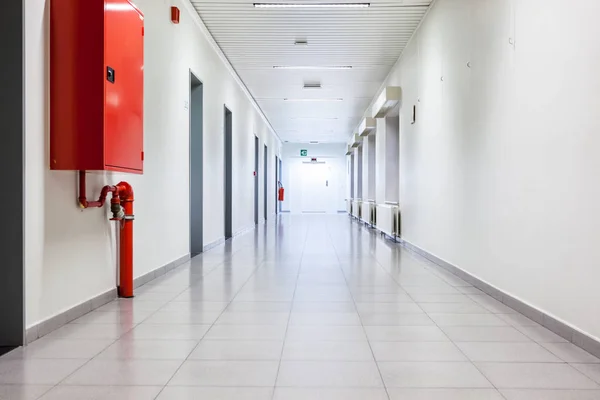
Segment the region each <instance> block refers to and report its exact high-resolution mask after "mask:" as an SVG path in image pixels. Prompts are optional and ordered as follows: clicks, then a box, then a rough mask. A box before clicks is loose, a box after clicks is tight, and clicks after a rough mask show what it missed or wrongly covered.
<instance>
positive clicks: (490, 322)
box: [429, 314, 507, 327]
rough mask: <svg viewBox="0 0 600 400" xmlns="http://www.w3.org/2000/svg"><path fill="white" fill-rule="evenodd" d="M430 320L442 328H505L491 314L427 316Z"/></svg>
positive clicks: (498, 319) (501, 321)
mask: <svg viewBox="0 0 600 400" xmlns="http://www.w3.org/2000/svg"><path fill="white" fill-rule="evenodd" d="M429 317H431V319H432V320H434V321H435V323H436V324H438V325H439V326H441V327H444V326H506V325H507V323H506V322H505V321H503V320H502V319H500V318H498V317H497V316H496V315H493V314H429Z"/></svg>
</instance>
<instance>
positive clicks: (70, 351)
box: [4, 337, 114, 360]
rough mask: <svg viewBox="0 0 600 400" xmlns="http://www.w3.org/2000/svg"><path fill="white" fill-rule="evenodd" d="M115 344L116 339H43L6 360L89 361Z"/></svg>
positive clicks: (22, 348)
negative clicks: (76, 359)
mask: <svg viewBox="0 0 600 400" xmlns="http://www.w3.org/2000/svg"><path fill="white" fill-rule="evenodd" d="M113 342H114V339H53V338H48V337H43V338H41V339H38V340H36V341H35V342H33V343H31V344H29V345H27V346H25V347H21V348H18V349H15V350H13V351H12V352H11V353H9V354H7V355H6V356H5V357H4V359H8V358H11V359H14V358H22V359H31V358H81V359H86V360H89V359H91V358H92V357H94V356H96V355H97V354H99V353H100V352H101V351H103V350H104V349H106V348H107V347H108V346H110V345H111V344H112V343H113Z"/></svg>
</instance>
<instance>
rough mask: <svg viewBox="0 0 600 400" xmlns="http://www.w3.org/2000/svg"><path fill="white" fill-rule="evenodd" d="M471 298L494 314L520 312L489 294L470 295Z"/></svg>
mask: <svg viewBox="0 0 600 400" xmlns="http://www.w3.org/2000/svg"><path fill="white" fill-rule="evenodd" d="M469 298H470V299H472V300H473V301H475V302H476V303H477V304H480V305H481V306H482V307H484V308H485V309H487V310H489V311H490V312H492V313H494V314H518V312H517V311H515V310H514V309H512V308H510V307H508V306H507V305H506V304H503V303H501V302H499V301H498V300H496V299H494V298H493V297H491V296H488V295H487V294H484V295H469Z"/></svg>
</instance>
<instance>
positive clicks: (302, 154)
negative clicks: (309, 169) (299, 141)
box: [300, 150, 308, 157]
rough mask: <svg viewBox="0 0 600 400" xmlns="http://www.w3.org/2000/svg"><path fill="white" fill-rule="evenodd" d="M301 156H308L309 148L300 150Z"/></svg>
mask: <svg viewBox="0 0 600 400" xmlns="http://www.w3.org/2000/svg"><path fill="white" fill-rule="evenodd" d="M300 157H308V150H300Z"/></svg>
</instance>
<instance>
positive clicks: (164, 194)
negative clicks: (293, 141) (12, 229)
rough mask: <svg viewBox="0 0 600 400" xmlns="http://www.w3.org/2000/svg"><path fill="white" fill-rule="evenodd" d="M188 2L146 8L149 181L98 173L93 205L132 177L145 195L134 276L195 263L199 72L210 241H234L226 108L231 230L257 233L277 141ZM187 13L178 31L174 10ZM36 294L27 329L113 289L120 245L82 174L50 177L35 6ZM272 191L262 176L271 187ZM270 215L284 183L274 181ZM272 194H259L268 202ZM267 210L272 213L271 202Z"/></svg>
mask: <svg viewBox="0 0 600 400" xmlns="http://www.w3.org/2000/svg"><path fill="white" fill-rule="evenodd" d="M184 1H186V2H187V0H173V1H169V2H165V1H163V0H137V1H136V4H137V5H138V6H139V7H140V8H141V10H142V11H143V12H144V14H145V24H146V29H145V32H146V33H145V88H144V90H145V120H144V124H145V132H144V141H145V144H144V147H145V160H146V161H145V171H144V175H142V176H135V175H123V174H113V173H106V174H103V173H97V174H94V175H93V176H91V177H90V179H89V180H88V184H89V186H88V193H89V194H90V195H91V194H93V195H94V196H95V195H96V194H97V193H98V191H99V189H100V188H101V187H102V186H103V185H105V184H109V183H111V184H114V183H117V182H118V181H119V180H122V179H126V180H128V181H129V182H130V183H131V184H132V185H133V187H134V190H135V196H136V201H135V214H136V221H135V228H134V231H135V233H134V274H135V276H136V277H137V276H140V275H143V274H145V273H147V272H149V271H152V270H154V269H156V268H159V267H161V266H163V265H165V264H167V263H169V262H171V261H173V260H176V259H178V258H180V257H183V256H185V255H186V254H188V253H189V218H190V216H189V183H188V182H189V115H188V113H189V111H188V110H187V109H186V108H185V102H186V100H188V96H189V70H190V69H191V70H192V71H193V72H194V73H195V74H196V75H197V76H198V78H199V79H200V80H202V82H203V83H204V171H205V173H204V242H205V244H209V243H212V242H215V241H218V240H220V239H222V238H223V236H224V223H223V213H224V207H223V164H224V163H223V105H224V104H226V105H227V106H228V107H229V109H230V110H231V111H232V112H233V134H234V139H233V153H234V166H233V188H234V194H233V199H234V205H233V210H234V215H233V231H234V232H236V231H240V230H242V229H245V228H247V227H250V226H253V223H254V205H253V203H254V186H253V185H254V184H253V175H252V171H253V170H254V135H255V134H256V135H258V137H259V138H260V141H261V143H260V145H261V161H260V165H261V166H262V165H263V162H262V146H263V145H264V143H266V144H267V145H268V147H269V152H270V154H269V169H270V170H272V171H274V167H275V166H274V158H275V157H274V155H275V154H278V153H279V151H280V143H279V141H278V139H276V137H275V136H274V135H273V134H272V133H271V131H270V130H269V128H268V126H267V124H266V123H265V122H264V121H263V119H261V117H260V115H259V114H258V112H257V111H256V110H255V109H254V108H253V107H252V104H251V102H250V101H249V98H248V97H247V96H246V95H245V94H244V92H243V91H242V89H241V87H240V86H239V85H238V83H237V82H236V80H235V79H234V78H233V75H231V73H230V72H229V71H228V70H227V69H226V68H225V64H224V62H223V61H222V59H221V58H220V57H219V55H218V54H217V53H216V52H215V51H214V50H213V48H212V47H211V44H210V42H209V40H207V37H206V36H205V35H204V33H203V31H202V30H201V28H200V25H199V18H198V16H197V14H195V13H193V12H190V11H189V10H191V5H190V4H189V3H187V4H185V3H184ZM171 5H175V6H178V7H179V8H180V9H181V10H182V15H181V24H180V25H173V24H171V23H170V18H169V16H170V6H171ZM25 10H26V48H27V49H26V77H27V81H26V86H27V87H26V160H27V171H26V228H25V231H26V259H25V262H26V280H27V283H26V285H27V286H26V290H27V310H26V311H27V326H28V327H29V326H31V325H33V324H36V323H38V322H40V321H43V320H46V319H48V318H50V317H52V316H54V315H56V314H58V313H60V312H62V311H64V310H66V309H69V308H71V307H73V306H75V305H77V304H80V303H82V302H84V301H86V300H88V299H90V298H92V297H94V296H96V295H98V294H100V293H103V292H105V291H107V290H110V289H111V288H113V287H115V284H116V282H115V276H116V273H115V268H116V266H115V263H116V261H115V258H116V248H115V247H116V243H115V241H116V239H115V235H114V230H113V229H112V227H111V224H110V223H109V222H108V221H107V212H106V210H104V211H101V210H85V211H83V212H82V211H79V210H78V208H77V205H76V204H77V203H76V197H77V185H76V173H75V172H54V171H50V170H49V168H48V165H49V162H48V145H47V143H48V101H47V96H48V84H49V83H48V79H47V71H48V70H47V68H48V56H47V54H48V53H47V42H48V11H49V1H48V0H27V2H26V8H25ZM260 184H261V188H262V177H261V183H260ZM268 185H269V196H268V201H269V203H270V204H269V207H268V210H269V212H273V213H274V210H275V208H274V201H275V199H274V196H275V192H274V191H275V182H274V180H269V182H268ZM262 193H263V192H262V189H261V191H260V196H261V202H262V201H264V200H263V199H262V197H263V196H262ZM259 210H261V212H262V210H263V207H262V204H261V205H260V206H259Z"/></svg>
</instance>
